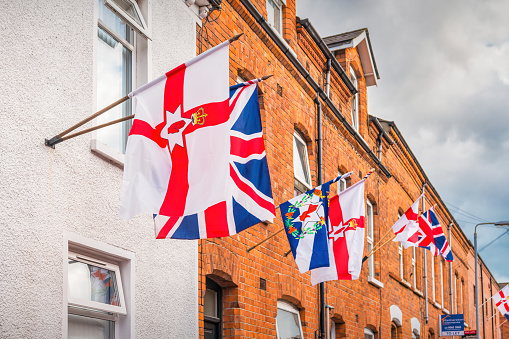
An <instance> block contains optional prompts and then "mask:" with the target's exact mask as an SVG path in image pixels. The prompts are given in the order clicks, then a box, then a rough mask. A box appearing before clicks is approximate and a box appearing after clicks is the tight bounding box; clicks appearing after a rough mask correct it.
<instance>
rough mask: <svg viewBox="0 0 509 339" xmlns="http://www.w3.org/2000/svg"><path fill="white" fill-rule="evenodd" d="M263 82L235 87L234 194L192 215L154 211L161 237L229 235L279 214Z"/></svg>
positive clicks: (231, 162)
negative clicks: (264, 121)
mask: <svg viewBox="0 0 509 339" xmlns="http://www.w3.org/2000/svg"><path fill="white" fill-rule="evenodd" d="M257 83H258V80H251V81H248V82H245V83H242V84H238V85H235V86H232V87H230V117H229V121H228V123H229V125H230V155H229V167H230V171H229V172H230V175H229V179H228V182H227V183H225V184H226V188H225V189H227V190H228V198H227V199H226V201H223V202H222V203H219V204H216V205H214V206H212V207H209V208H207V209H206V210H204V211H203V212H199V213H196V214H192V215H185V216H180V217H168V216H163V215H154V224H155V232H156V237H157V239H165V238H167V239H169V238H172V239H203V238H215V237H225V236H230V235H233V234H236V233H239V232H240V231H243V230H245V229H246V228H248V227H250V226H253V225H255V224H257V223H259V222H261V221H264V220H269V219H272V218H274V217H275V208H274V200H273V199H272V190H271V185H270V177H269V169H268V164H267V157H266V154H265V146H264V142H263V132H262V124H261V118H260V106H259V102H258V85H257ZM204 170H207V169H204Z"/></svg>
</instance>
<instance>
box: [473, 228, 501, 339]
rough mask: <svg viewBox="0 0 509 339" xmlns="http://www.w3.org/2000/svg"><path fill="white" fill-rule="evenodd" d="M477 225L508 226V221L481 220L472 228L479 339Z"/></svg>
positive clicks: (477, 334)
mask: <svg viewBox="0 0 509 339" xmlns="http://www.w3.org/2000/svg"><path fill="white" fill-rule="evenodd" d="M479 225H495V226H509V221H498V222H482V223H480V224H477V225H475V229H474V249H475V321H476V326H477V327H476V329H475V331H476V337H477V339H479V282H478V280H479V279H478V272H477V266H478V260H479V259H478V253H477V226H479Z"/></svg>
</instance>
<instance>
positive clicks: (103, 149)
mask: <svg viewBox="0 0 509 339" xmlns="http://www.w3.org/2000/svg"><path fill="white" fill-rule="evenodd" d="M90 151H91V152H92V153H95V154H98V155H99V156H101V157H103V158H105V159H107V160H109V161H111V162H113V163H114V164H115V165H117V166H119V167H121V168H124V161H125V155H124V154H122V153H119V152H118V151H117V150H114V149H113V148H111V147H109V146H108V145H105V144H103V143H102V142H100V141H99V140H97V139H95V138H94V139H92V140H91V141H90Z"/></svg>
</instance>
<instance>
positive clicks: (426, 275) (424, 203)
mask: <svg viewBox="0 0 509 339" xmlns="http://www.w3.org/2000/svg"><path fill="white" fill-rule="evenodd" d="M380 142H382V139H380ZM381 147H382V146H380V150H381ZM426 186H428V184H426V183H424V185H422V194H424V192H425V190H426ZM422 210H423V211H425V210H426V199H425V198H424V197H423V198H422ZM424 322H425V324H426V325H427V324H428V263H427V256H426V250H424Z"/></svg>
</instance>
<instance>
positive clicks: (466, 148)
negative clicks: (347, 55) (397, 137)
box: [297, 0, 509, 282]
mask: <svg viewBox="0 0 509 339" xmlns="http://www.w3.org/2000/svg"><path fill="white" fill-rule="evenodd" d="M507 13H509V1H505V0H485V1H478V0H447V1H443V0H440V1H439V0H428V1H416V0H410V1H400V0H379V1H373V0H371V1H368V0H357V1H352V0H320V1H316V0H297V15H298V16H299V17H300V18H309V19H310V21H311V23H312V24H313V26H314V27H315V28H316V30H317V31H318V32H319V33H320V35H321V36H322V37H326V36H330V35H334V34H338V33H343V32H348V31H352V30H355V29H358V28H363V27H367V28H368V29H369V34H370V39H371V44H372V47H373V51H374V55H375V60H376V64H377V66H378V70H379V73H380V81H379V83H378V87H370V88H369V90H368V110H369V112H370V114H372V115H375V116H378V117H380V118H383V119H387V120H393V121H395V122H396V124H397V126H398V128H399V129H400V131H401V132H402V133H403V135H404V137H405V139H406V141H407V142H408V144H409V145H410V147H411V148H412V151H413V152H414V154H415V155H416V156H417V158H418V159H419V162H420V164H421V166H422V167H423V168H424V170H425V172H426V174H427V175H428V178H429V179H430V180H431V182H432V183H433V185H434V186H435V188H436V189H437V191H438V192H439V194H440V196H441V197H442V200H444V201H445V202H446V203H447V205H448V207H449V210H450V211H451V212H452V213H453V215H454V217H455V218H456V220H457V221H458V222H459V223H460V226H461V227H462V228H463V230H464V232H465V234H466V235H467V236H468V237H469V239H470V240H471V241H472V243H473V233H474V226H475V224H476V223H479V222H483V221H499V220H509V22H508V21H509V20H508V19H507ZM480 227H481V226H480ZM502 233H505V230H502V229H497V228H495V227H492V226H486V227H485V228H478V244H479V248H480V249H481V248H482V247H483V245H486V244H489V243H490V242H491V241H492V240H493V239H495V238H497V237H498V236H499V235H501V234H502ZM480 255H481V257H482V258H483V260H484V261H485V262H486V263H487V265H488V268H489V269H490V271H491V272H492V273H493V274H494V275H495V278H496V279H497V280H498V281H499V282H509V260H508V258H509V232H508V233H507V234H505V235H503V236H502V237H501V238H500V239H498V240H497V241H495V242H494V243H493V244H492V245H490V246H489V247H487V248H486V249H484V250H483V251H481V252H480Z"/></svg>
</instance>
